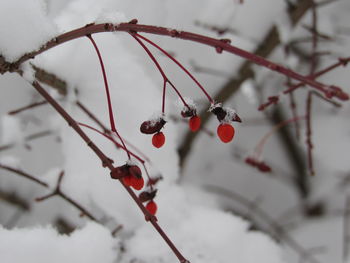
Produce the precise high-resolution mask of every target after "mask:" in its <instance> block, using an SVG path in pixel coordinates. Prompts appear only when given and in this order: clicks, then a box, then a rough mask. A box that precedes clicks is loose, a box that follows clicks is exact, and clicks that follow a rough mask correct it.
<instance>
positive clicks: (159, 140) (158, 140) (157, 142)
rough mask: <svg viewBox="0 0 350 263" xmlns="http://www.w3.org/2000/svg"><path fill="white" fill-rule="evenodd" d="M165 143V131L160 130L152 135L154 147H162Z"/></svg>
mask: <svg viewBox="0 0 350 263" xmlns="http://www.w3.org/2000/svg"><path fill="white" fill-rule="evenodd" d="M164 143H165V136H164V133H162V132H158V133H156V134H154V135H153V137H152V144H153V146H154V147H156V148H160V147H162V146H163V145H164Z"/></svg>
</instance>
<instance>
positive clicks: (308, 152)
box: [306, 91, 315, 175]
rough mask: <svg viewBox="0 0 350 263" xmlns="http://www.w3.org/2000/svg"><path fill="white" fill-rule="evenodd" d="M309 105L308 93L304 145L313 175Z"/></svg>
mask: <svg viewBox="0 0 350 263" xmlns="http://www.w3.org/2000/svg"><path fill="white" fill-rule="evenodd" d="M311 104H312V93H311V92H310V91H309V92H308V95H307V99H306V145H307V160H308V164H309V171H310V175H315V170H314V165H313V158H312V148H313V144H312V139H311V135H312V130H311Z"/></svg>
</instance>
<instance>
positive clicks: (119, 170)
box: [110, 164, 129, 179]
mask: <svg viewBox="0 0 350 263" xmlns="http://www.w3.org/2000/svg"><path fill="white" fill-rule="evenodd" d="M128 167H129V166H128V165H126V164H124V165H122V166H118V167H115V168H114V169H113V170H112V171H111V173H110V174H111V177H112V178H113V179H121V178H123V177H125V176H127V175H129V169H128Z"/></svg>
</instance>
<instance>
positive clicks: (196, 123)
mask: <svg viewBox="0 0 350 263" xmlns="http://www.w3.org/2000/svg"><path fill="white" fill-rule="evenodd" d="M188 125H189V126H190V130H191V131H193V132H195V131H198V129H199V128H200V127H201V118H200V117H198V116H197V115H195V116H192V117H191V119H190V120H189V122H188Z"/></svg>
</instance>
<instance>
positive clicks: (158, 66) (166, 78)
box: [130, 33, 189, 113]
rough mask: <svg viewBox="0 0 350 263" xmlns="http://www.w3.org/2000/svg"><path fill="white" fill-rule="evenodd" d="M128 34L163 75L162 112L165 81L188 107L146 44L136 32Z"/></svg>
mask: <svg viewBox="0 0 350 263" xmlns="http://www.w3.org/2000/svg"><path fill="white" fill-rule="evenodd" d="M130 35H131V36H132V37H133V38H134V39H135V40H136V41H137V42H138V43H139V44H140V45H141V47H142V48H143V49H144V50H145V51H146V52H147V54H148V56H149V57H150V58H151V59H152V61H153V62H154V64H155V65H156V66H157V68H158V70H159V72H160V74H161V75H162V77H163V99H162V113H164V111H165V90H166V83H169V84H170V86H171V87H172V88H173V89H174V90H175V92H176V93H177V95H178V96H179V97H180V99H181V101H182V103H183V104H184V105H185V106H186V107H187V108H188V109H189V106H188V105H187V103H186V101H185V100H184V98H183V97H182V95H181V93H180V92H179V91H178V90H177V88H176V87H175V86H174V85H173V84H172V83H171V81H170V80H169V79H168V77H167V76H166V74H165V73H164V71H163V69H162V67H161V66H160V65H159V63H158V61H157V60H156V58H155V57H154V56H153V54H152V52H151V51H150V50H149V49H148V48H147V47H146V45H145V44H144V43H143V42H142V41H141V40H140V39H139V38H138V37H136V34H133V33H130Z"/></svg>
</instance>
